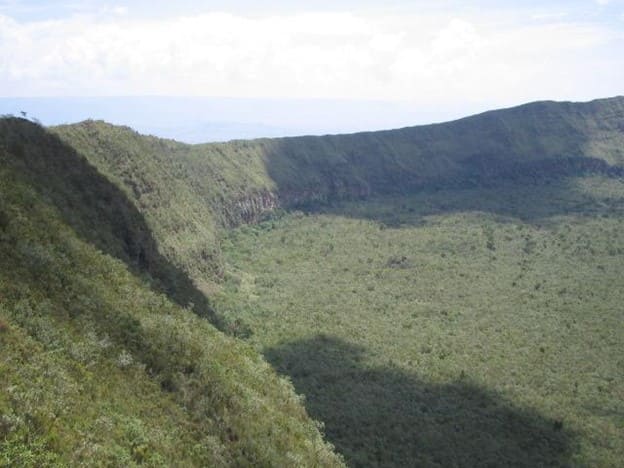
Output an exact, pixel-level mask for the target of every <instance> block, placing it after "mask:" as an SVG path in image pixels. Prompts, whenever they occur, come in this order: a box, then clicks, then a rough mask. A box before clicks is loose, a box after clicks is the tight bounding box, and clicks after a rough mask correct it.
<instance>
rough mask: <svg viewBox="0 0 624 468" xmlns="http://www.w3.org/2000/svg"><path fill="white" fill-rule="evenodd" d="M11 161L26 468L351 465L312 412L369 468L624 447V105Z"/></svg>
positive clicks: (18, 135) (7, 334)
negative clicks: (56, 466) (48, 466)
mask: <svg viewBox="0 0 624 468" xmlns="http://www.w3.org/2000/svg"><path fill="white" fill-rule="evenodd" d="M0 151H1V153H0V155H1V160H0V168H1V171H2V172H1V176H2V181H1V182H2V185H1V187H2V190H1V191H0V195H1V196H2V198H0V203H1V205H0V235H1V236H2V237H0V255H1V257H0V258H1V259H2V264H3V266H4V265H6V267H5V268H3V269H2V271H1V272H0V320H1V321H2V322H1V323H0V329H1V331H0V344H2V347H3V352H4V349H6V350H8V351H7V352H8V354H6V355H7V356H10V357H8V358H7V359H5V360H4V361H2V363H1V364H0V366H2V367H0V373H1V374H0V381H2V382H6V384H4V389H3V392H2V394H1V395H2V398H3V399H2V400H0V410H1V411H2V418H3V419H2V420H0V431H2V435H3V436H4V438H5V442H4V444H3V445H2V449H1V450H2V452H1V454H0V456H2V457H4V458H0V461H1V462H2V463H10V462H11V461H14V460H18V461H19V462H23V463H22V464H24V463H26V464H28V463H30V464H31V465H33V466H36V465H41V464H45V463H46V461H47V460H48V461H50V462H58V463H68V464H75V463H77V462H81V461H84V460H88V459H90V457H96V459H97V460H102V463H103V464H106V463H109V464H128V463H142V462H145V463H148V464H151V465H158V464H162V463H165V464H175V463H178V464H179V465H180V466H185V465H189V464H190V465H193V464H194V465H206V464H208V465H210V464H212V465H219V464H230V465H232V464H233V465H265V466H290V465H301V466H315V465H330V466H331V465H339V464H341V463H342V460H341V459H340V456H336V455H335V454H334V453H333V452H332V448H331V446H330V445H329V444H327V443H325V442H324V441H323V439H322V436H321V434H320V432H319V430H318V426H317V425H316V424H315V423H314V421H313V420H312V419H310V418H309V417H308V416H307V413H308V412H309V413H310V414H311V416H312V417H313V418H314V419H316V420H320V421H322V422H324V423H325V424H326V426H325V427H326V433H327V438H328V440H329V442H331V443H332V444H334V445H335V446H336V448H337V451H338V452H340V453H341V454H342V455H344V457H345V461H346V462H347V464H349V465H353V466H371V465H373V466H374V465H389V466H405V465H406V464H410V463H414V462H415V461H417V462H418V463H420V464H422V465H423V466H474V465H488V464H491V465H501V464H503V465H509V464H511V465H519V466H553V465H561V466H568V465H581V466H582V465H601V466H609V465H613V464H614V463H615V461H616V460H618V459H621V457H622V456H624V446H623V445H622V444H621V443H620V442H619V441H620V440H624V435H623V434H622V427H623V426H622V416H621V414H622V413H621V411H620V409H619V407H620V402H621V401H622V394H621V388H624V382H622V378H621V376H622V375H624V370H623V369H622V365H623V362H624V361H622V360H621V359H620V356H621V349H623V348H624V341H623V340H624V336H623V335H622V333H621V331H620V330H619V326H618V324H619V323H620V322H621V308H620V307H619V304H621V303H622V301H624V297H622V296H621V291H624V287H623V286H624V285H623V284H622V278H623V277H624V271H623V270H622V265H624V261H623V260H624V259H623V258H622V256H623V255H624V238H623V237H622V233H623V232H624V230H623V229H622V222H624V218H623V213H622V206H624V205H623V200H624V188H623V187H622V180H624V98H623V97H617V98H611V99H603V100H597V101H592V102H589V103H556V102H539V103H532V104H526V105H523V106H519V107H516V108H511V109H503V110H498V111H491V112H486V113H484V114H480V115H476V116H472V117H467V118H465V119H461V120H458V121H454V122H449V123H445V124H436V125H428V126H419V127H410V128H404V129H399V130H392V131H384V132H369V133H359V134H352V135H328V136H322V137H309V136H304V137H294V138H279V139H260V140H251V141H232V142H228V143H219V144H201V145H187V144H182V143H178V142H175V141H172V140H163V139H159V138H155V137H150V136H144V135H140V134H138V133H137V132H135V131H133V130H132V129H130V128H127V127H118V126H113V125H110V124H107V123H105V122H99V121H85V122H81V123H77V124H72V125H64V126H60V127H54V128H50V129H43V128H41V127H39V126H37V125H34V124H32V123H30V122H28V121H26V120H24V119H14V118H9V119H2V120H0ZM218 330H221V331H218ZM222 332H226V334H228V335H234V338H233V337H228V336H226V335H225V334H224V333H222ZM239 338H242V340H241V339H239ZM260 354H263V355H264V356H265V359H266V360H268V361H269V362H271V364H272V365H273V366H275V368H276V369H277V370H278V371H279V372H280V373H281V374H283V375H286V376H288V377H289V378H290V379H291V380H292V383H293V384H294V387H295V389H296V391H297V392H298V393H299V394H305V409H304V408H303V405H302V402H303V400H302V399H301V398H300V397H298V396H296V395H295V393H294V392H293V386H292V385H291V384H289V383H287V381H285V380H282V378H280V377H278V376H277V375H276V374H275V372H274V371H273V370H272V369H271V368H270V367H269V365H268V364H266V362H265V361H264V359H263V358H262V357H260ZM614 357H615V358H614ZM42 376H43V377H42ZM48 377H49V378H48ZM109 383H110V385H109ZM146 395H148V396H149V397H145V396H146ZM171 427H175V428H176V430H174V431H171V430H170V428H171Z"/></svg>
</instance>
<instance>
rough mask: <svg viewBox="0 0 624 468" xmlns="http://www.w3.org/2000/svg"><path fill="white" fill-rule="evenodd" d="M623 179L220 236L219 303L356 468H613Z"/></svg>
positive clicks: (473, 195) (407, 203) (480, 192)
mask: <svg viewBox="0 0 624 468" xmlns="http://www.w3.org/2000/svg"><path fill="white" fill-rule="evenodd" d="M623 207H624V182H623V181H622V179H618V178H616V179H605V178H602V177H588V178H571V179H564V180H561V181H558V182H556V183H553V184H550V185H544V186H530V187H526V186H517V185H509V184H505V185H504V186H499V187H496V188H490V189H466V190H462V191H455V190H454V191H446V190H443V191H438V192H422V193H419V194H416V195H412V196H408V197H398V198H388V197H385V198H374V199H372V200H368V201H366V202H350V203H346V204H345V203H342V204H337V205H334V206H331V207H328V208H326V209H324V210H323V212H321V213H317V214H312V215H308V216H304V215H302V214H296V213H294V214H289V215H287V216H285V217H283V218H280V219H277V220H272V221H266V222H264V223H261V224H260V225H257V226H243V227H240V228H238V229H236V230H234V231H232V232H231V234H230V235H229V237H228V240H227V241H226V242H224V253H225V256H226V260H227V262H228V263H229V264H230V265H231V270H230V273H229V274H228V275H227V277H228V280H227V282H226V285H227V286H226V288H225V290H224V291H223V292H222V293H220V295H219V296H220V297H219V301H220V304H219V307H220V309H221V310H222V311H223V312H224V313H229V314H232V316H236V317H240V318H242V319H243V320H244V321H245V322H246V323H248V324H249V326H250V327H251V329H252V330H253V335H252V336H251V338H250V342H251V343H253V344H255V345H256V346H257V347H258V349H261V350H263V351H264V353H265V355H266V356H267V357H268V358H269V360H270V361H271V362H272V363H273V364H274V365H275V366H276V367H277V368H278V369H279V370H280V371H282V372H283V373H285V374H287V375H290V376H291V378H292V379H293V382H294V383H295V386H296V389H297V390H298V391H299V392H302V393H304V394H305V395H306V401H307V406H308V409H309V411H310V412H311V413H312V414H313V415H314V416H315V417H316V418H319V419H321V420H323V421H324V422H325V423H326V431H327V435H328V437H329V438H330V440H331V441H332V442H333V443H334V444H335V445H336V446H337V448H338V450H339V451H341V452H342V453H343V454H344V455H345V457H346V459H347V461H348V462H349V463H350V464H353V465H356V466H371V465H375V464H376V463H381V464H383V465H384V466H408V465H417V464H420V465H425V466H427V465H441V466H487V465H488V464H492V465H493V466H503V465H510V466H511V465H513V466H553V465H564V466H567V465H570V464H572V465H576V466H585V465H587V466H617V465H618V464H619V463H620V461H621V460H622V459H623V458H624V418H623V413H622V408H621V403H622V401H623V398H624V394H623V393H622V389H624V378H623V376H624V360H623V359H622V349H624V334H623V333H622V330H621V323H622V307H621V304H622V303H624V280H623V278H624V267H623V265H624V211H623Z"/></svg>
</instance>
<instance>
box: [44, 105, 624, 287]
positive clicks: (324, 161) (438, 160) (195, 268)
mask: <svg viewBox="0 0 624 468" xmlns="http://www.w3.org/2000/svg"><path fill="white" fill-rule="evenodd" d="M622 122H624V98H612V99H605V100H599V101H593V102H590V103H554V102H541V103H533V104H527V105H524V106H520V107H517V108H512V109H505V110H499V111H492V112H487V113H484V114H481V115H477V116H473V117H468V118H465V119H461V120H458V121H455V122H450V123H446V124H437V125H428V126H421V127H411V128H405V129H400V130H392V131H384V132H373V133H359V134H353V135H334V136H324V137H295V138H282V139H260V140H252V141H233V142H229V143H220V144H204V145H185V144H181V143H176V142H173V141H169V140H161V139H157V138H152V137H144V136H141V135H139V134H137V133H135V132H133V131H132V130H130V129H128V128H123V127H114V126H112V125H108V124H105V123H103V122H93V121H87V122H83V123H80V124H75V125H68V126H61V127H57V128H55V129H53V131H54V132H55V133H57V134H58V135H59V137H60V138H61V139H62V140H63V141H64V142H65V143H66V144H68V145H70V146H72V147H74V148H76V149H77V150H78V152H79V153H81V154H83V155H84V156H85V157H87V158H88V160H89V161H90V162H91V163H92V164H94V165H95V166H96V167H97V168H98V169H99V170H100V171H101V172H102V173H104V174H106V175H107V176H108V177H109V178H110V179H111V180H112V181H113V182H114V183H115V184H116V185H117V186H119V187H120V188H121V189H122V190H123V191H124V193H125V194H126V196H127V197H128V198H129V199H130V200H131V201H132V202H133V203H134V205H135V206H136V207H137V208H138V209H139V210H140V211H141V213H143V214H144V216H145V218H146V221H147V223H148V225H149V227H150V229H151V231H152V232H153V233H154V236H155V238H156V240H157V241H158V245H159V248H160V251H161V253H162V254H163V255H164V256H165V257H166V258H167V259H169V260H170V261H172V262H173V263H174V264H175V265H176V266H178V267H180V268H182V269H184V270H185V271H186V272H187V273H189V274H190V275H191V276H192V277H193V279H195V281H196V282H197V283H198V285H200V286H206V287H205V288H203V289H204V290H206V291H209V290H210V283H211V281H212V280H214V279H215V278H218V277H220V276H221V275H222V273H223V265H222V264H221V261H220V254H219V245H218V240H217V238H218V234H217V231H218V229H219V227H222V226H227V225H233V224H234V225H235V224H239V223H240V222H241V221H247V220H254V219H257V218H258V217H259V216H260V215H261V213H262V211H265V210H267V209H271V208H273V207H274V203H272V201H273V200H272V199H271V200H268V201H267V195H271V196H272V197H274V198H275V197H277V201H276V202H277V203H281V204H282V205H284V206H292V205H297V204H306V203H309V202H316V201H325V200H328V199H329V200H333V199H336V198H358V197H361V196H366V195H369V194H371V193H378V194H379V193H382V194H383V193H396V192H399V193H405V192H411V191H413V190H414V189H419V188H422V187H423V186H431V185H449V184H451V185H458V184H459V185H466V184H471V183H472V184H474V183H475V182H477V183H482V182H483V181H487V180H490V179H494V178H497V177H499V176H500V175H501V174H504V175H505V176H506V177H507V176H509V175H510V173H511V175H512V176H513V174H514V172H523V171H525V172H526V170H527V169H526V168H525V167H528V168H529V169H530V170H529V174H530V175H531V176H535V175H539V174H540V173H542V172H557V171H558V172H566V171H567V172H570V171H574V170H576V166H575V167H567V166H569V163H568V161H569V160H570V158H584V159H583V160H584V161H589V160H590V158H595V159H596V160H598V167H597V168H598V169H600V170H605V168H606V167H607V166H606V165H611V166H617V167H621V166H624V136H623V133H622V131H621V128H622V125H623V124H622ZM544 161H557V163H555V164H552V163H551V165H550V166H546V167H545V166H544V165H543V164H544ZM540 164H541V165H540ZM585 164H589V163H587V162H585ZM600 164H603V165H604V166H600ZM532 165H533V166H532ZM593 165H594V166H596V165H597V163H596V161H594V162H593ZM519 166H520V167H519ZM523 168H525V169H523ZM593 168H594V169H596V168H595V167H593ZM263 197H264V199H263ZM250 207H251V208H250ZM250 209H251V211H252V212H251V213H250V212H249V210H250ZM245 210H247V211H245Z"/></svg>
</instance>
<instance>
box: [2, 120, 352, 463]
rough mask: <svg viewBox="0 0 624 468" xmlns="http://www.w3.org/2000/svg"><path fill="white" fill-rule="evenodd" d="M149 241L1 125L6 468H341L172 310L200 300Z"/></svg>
mask: <svg viewBox="0 0 624 468" xmlns="http://www.w3.org/2000/svg"><path fill="white" fill-rule="evenodd" d="M81 176H82V179H81ZM145 226H146V224H145V221H143V220H142V217H141V216H140V214H139V213H138V212H136V210H135V209H134V208H133V206H132V205H131V204H130V203H129V202H127V201H124V198H123V196H122V194H121V192H119V191H118V190H117V189H115V188H114V187H111V186H110V184H109V183H108V182H107V181H106V179H105V178H103V177H102V176H99V175H98V174H97V172H96V171H95V170H94V169H93V168H91V167H90V166H88V164H87V163H86V161H85V160H84V159H83V158H81V157H80V156H79V155H78V154H76V153H75V152H74V151H73V150H71V148H68V147H66V146H65V145H64V144H63V143H62V142H60V141H59V140H58V139H57V138H56V137H54V136H51V135H47V134H46V132H45V131H44V130H42V129H41V128H39V127H37V126H35V125H33V124H31V123H30V122H27V121H25V120H22V119H4V120H2V121H0V264H1V265H2V268H0V350H1V353H0V354H1V356H2V357H1V359H0V465H1V466H36V467H39V466H55V465H60V466H76V465H77V464H87V465H96V466H97V465H99V466H133V465H137V464H145V465H148V466H162V465H167V466H193V465H195V466H222V465H236V466H295V465H308V466H314V465H324V466H337V465H340V464H341V461H340V459H339V458H337V457H336V455H334V454H333V453H332V451H331V447H329V446H328V445H326V444H325V443H324V442H323V440H322V437H321V435H320V433H319V431H318V428H317V425H316V424H315V423H314V422H313V421H312V420H310V419H309V418H308V416H307V414H306V411H305V410H304V408H303V407H302V405H301V403H300V399H299V397H297V396H296V395H295V394H294V392H293V390H292V386H291V385H290V384H289V383H287V382H286V381H285V380H282V379H280V378H279V377H277V375H276V374H275V372H274V371H273V370H272V369H271V368H270V367H269V366H268V364H266V362H265V361H264V360H263V359H262V358H261V357H260V356H259V355H258V354H257V353H256V352H255V351H254V350H253V349H252V348H250V347H249V346H247V345H245V344H243V343H241V342H239V341H237V340H235V339H233V338H228V337H226V336H224V335H223V334H222V333H221V332H219V331H217V330H216V329H215V328H214V327H213V326H212V325H211V324H210V323H209V322H208V321H207V320H206V319H205V318H201V317H198V316H197V314H196V313H193V312H192V311H191V310H190V309H189V308H186V309H185V308H181V307H179V306H178V305H176V304H175V303H174V302H172V300H171V299H170V298H172V299H173V300H174V301H178V302H184V301H183V299H186V300H187V301H188V300H192V299H193V296H194V295H195V294H198V293H196V292H191V294H190V296H188V297H186V296H185V294H186V293H187V292H188V291H186V290H185V289H184V287H186V286H187V285H185V284H183V285H180V284H178V283H179V282H187V283H189V284H190V281H189V280H188V279H187V280H184V278H185V277H184V274H183V273H181V272H179V271H176V270H175V269H171V268H172V267H171V266H170V265H169V264H167V262H166V261H165V260H164V259H162V258H159V257H158V254H157V252H154V251H151V249H155V247H154V246H153V245H151V242H153V241H151V240H150V238H149V235H150V233H149V230H145V229H146V228H145ZM152 273H154V274H156V275H160V276H161V278H160V279H155V278H154V276H152ZM182 286H184V287H182ZM197 312H199V313H201V312H202V310H198V311H197ZM203 312H204V315H205V316H206V317H208V318H210V317H211V312H210V310H206V311H203Z"/></svg>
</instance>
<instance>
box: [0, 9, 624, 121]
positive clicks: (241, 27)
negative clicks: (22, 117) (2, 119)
mask: <svg viewBox="0 0 624 468" xmlns="http://www.w3.org/2000/svg"><path fill="white" fill-rule="evenodd" d="M622 51H624V0H572V1H550V2H547V1H534V0H527V1H522V2H520V1H517V2H511V1H493V0H485V1H453V0H439V1H435V2H433V1H432V2H421V1H410V2H401V1H395V2H392V1H384V2H381V1H371V0H358V1H351V0H347V1H329V0H321V1H315V2H292V1H286V0H279V1H278V0H272V1H271V0H269V1H263V2H251V1H244V0H233V1H228V2H225V1H202V2H199V1H191V0H180V1H175V2H173V1H167V2H165V1H148V0H136V1H132V2H96V1H89V0H87V1H78V0H69V1H61V2H46V1H34V0H0V96H3V97H36V96H56V97H64V96H100V97H102V96H191V97H192V96H209V97H210V96H212V97H218V98H223V97H232V98H240V99H279V100H293V99H303V100H317V99H324V100H326V102H330V101H331V102H337V101H345V100H347V101H358V102H359V101H362V102H363V101H379V102H391V103H400V104H401V105H403V106H408V107H409V108H410V109H411V110H410V112H409V115H411V116H413V115H414V113H413V112H412V110H414V109H419V110H420V111H421V113H422V115H431V114H432V113H435V112H436V111H439V110H440V109H452V111H449V112H447V114H448V117H453V116H457V114H467V113H471V112H475V111H478V110H485V109H488V108H493V107H502V106H510V105H514V104H519V103H523V102H528V101H533V100H539V99H555V100H589V99H592V98H597V97H607V96H613V95H620V94H624V53H623V52H622ZM0 110H1V109H0ZM438 113H439V112H438ZM445 115H446V114H445Z"/></svg>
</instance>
